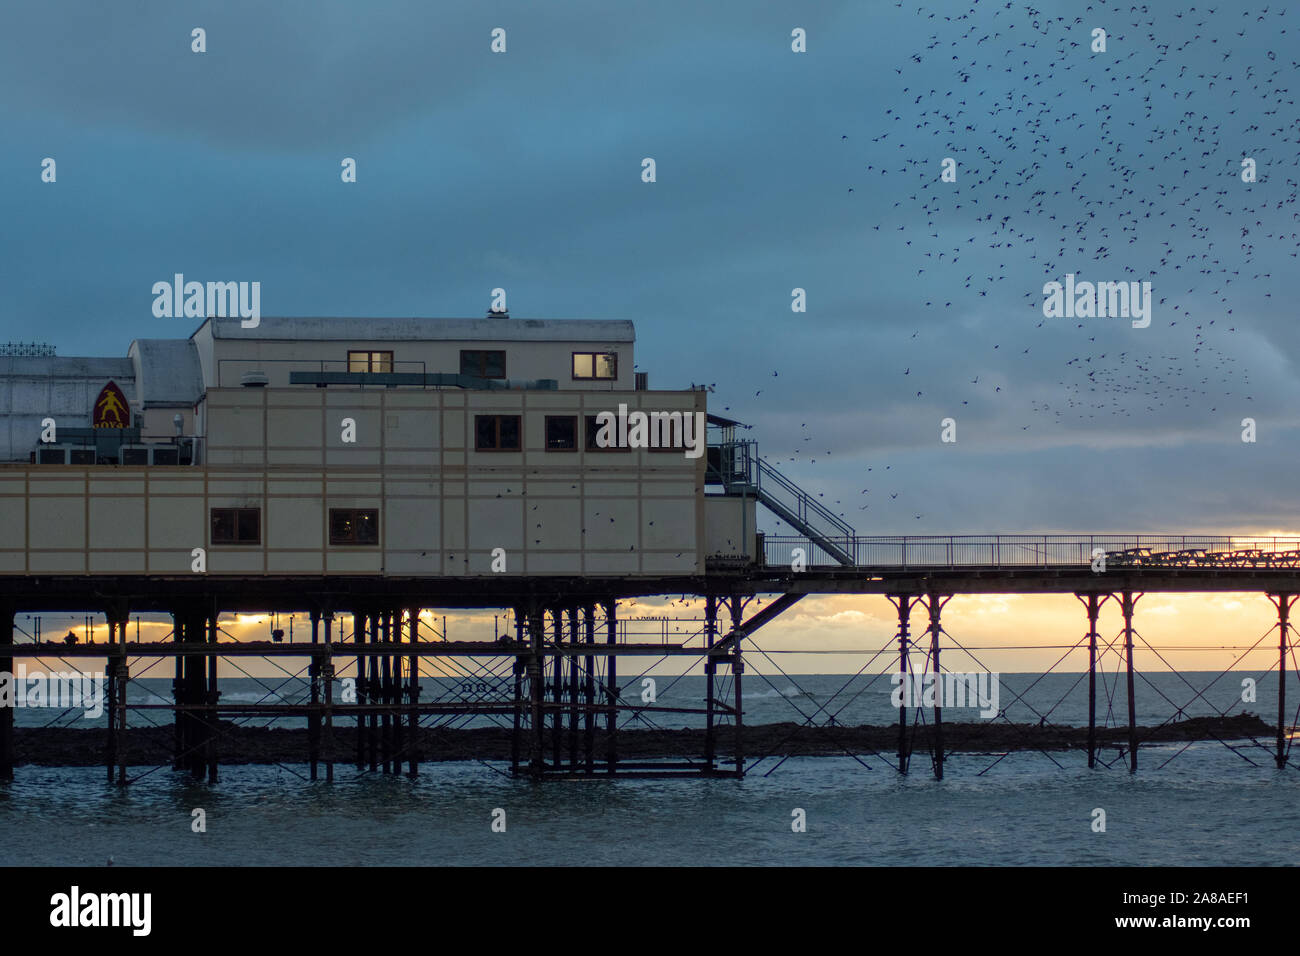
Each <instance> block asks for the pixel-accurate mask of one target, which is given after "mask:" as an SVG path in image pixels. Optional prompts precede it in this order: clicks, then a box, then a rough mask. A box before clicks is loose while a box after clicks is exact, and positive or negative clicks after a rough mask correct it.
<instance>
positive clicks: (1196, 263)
mask: <svg viewBox="0 0 1300 956" xmlns="http://www.w3.org/2000/svg"><path fill="white" fill-rule="evenodd" d="M896 6H898V7H902V6H903V4H902V3H901V2H900V3H898V4H896ZM1061 9H1063V10H1067V11H1068V13H1066V14H1065V15H1060V16H1051V15H1048V14H1046V13H1044V12H1042V11H1040V10H1036V9H1034V8H1033V6H1032V5H1030V6H1026V5H1024V4H1021V3H1013V2H1003V3H1000V4H997V5H996V6H990V5H988V4H981V3H979V0H974V2H972V3H971V4H970V6H969V7H968V9H966V10H965V12H963V13H960V14H958V15H944V14H942V13H940V12H938V11H935V10H932V9H929V8H927V7H926V6H924V5H922V6H917V7H916V8H915V15H916V16H917V17H918V18H920V21H921V23H922V24H923V28H922V33H923V35H924V40H923V41H922V42H921V43H920V44H919V46H918V48H917V49H916V50H914V51H912V52H911V53H910V55H909V56H907V58H906V60H905V61H904V63H903V64H902V65H900V66H896V67H894V70H893V72H894V75H895V77H896V80H897V83H898V85H899V87H900V89H899V90H898V92H897V95H896V96H895V97H893V98H890V99H889V100H888V101H887V102H882V103H881V111H880V116H879V118H878V121H877V122H876V123H875V124H874V127H873V129H872V130H871V132H872V133H874V134H875V135H871V136H869V139H870V142H869V143H868V144H865V149H866V155H865V156H864V155H862V152H861V150H860V147H863V146H864V144H861V143H859V142H858V141H857V140H859V139H860V138H861V137H860V136H859V135H857V134H855V135H853V136H851V135H850V134H849V133H841V132H839V131H836V135H837V139H838V141H839V145H838V146H837V147H836V148H837V149H839V150H841V155H843V156H844V157H845V160H844V162H845V163H846V168H849V169H856V173H854V174H853V179H852V180H851V183H850V185H849V193H850V196H849V199H848V201H849V202H851V203H859V202H863V201H864V197H865V196H866V195H868V194H874V195H876V196H882V195H883V196H888V197H889V198H890V199H893V200H894V201H893V203H892V207H889V206H888V200H885V203H884V205H885V206H886V207H887V212H886V215H885V216H883V217H881V218H880V219H879V221H875V222H868V223H866V224H865V228H866V229H868V230H870V235H871V236H874V237H875V239H876V240H878V242H879V244H880V248H882V249H884V250H887V252H886V253H885V254H886V255H887V256H888V258H886V259H885V262H884V263H883V264H882V266H881V268H882V270H884V271H888V272H890V273H892V274H894V275H897V276H908V277H911V278H912V279H913V280H914V281H913V283H912V285H913V288H914V293H913V295H912V297H913V298H914V299H915V300H916V303H917V306H918V309H919V310H920V312H921V314H922V315H926V316H933V321H932V322H931V321H926V322H925V323H924V324H922V325H921V327H920V328H917V329H915V330H914V331H912V333H911V335H910V337H909V338H905V339H904V338H903V337H902V335H900V336H898V338H899V339H900V340H901V341H902V348H901V349H900V350H899V351H898V352H897V353H892V352H891V355H893V354H896V358H897V362H898V375H899V378H898V386H897V392H896V396H897V398H898V399H899V400H900V401H901V400H907V401H916V402H917V403H918V404H923V407H924V408H925V409H926V411H927V412H929V411H930V410H932V409H936V408H937V409H942V408H950V409H952V410H953V412H960V411H961V410H962V407H963V406H970V405H971V404H972V403H973V402H974V403H976V404H977V405H978V406H980V407H981V409H982V410H984V411H985V412H987V414H989V415H991V416H994V417H997V418H1000V419H1002V421H1003V424H1004V427H1005V430H1007V431H1012V432H1030V430H1031V429H1037V431H1035V432H1033V433H1032V434H1039V433H1041V432H1042V431H1044V430H1052V429H1057V430H1061V431H1063V432H1064V431H1065V430H1068V429H1071V428H1085V429H1088V428H1092V429H1095V428H1112V427H1116V426H1118V424H1119V422H1120V421H1123V420H1125V419H1128V420H1131V421H1130V422H1129V423H1128V425H1129V427H1133V426H1142V427H1150V428H1158V427H1161V425H1163V424H1168V423H1169V422H1172V421H1174V420H1175V416H1182V417H1180V418H1178V419H1177V420H1178V421H1181V422H1186V421H1188V420H1191V419H1193V418H1199V419H1200V420H1204V419H1205V417H1206V416H1208V415H1211V414H1213V415H1216V416H1217V417H1220V418H1225V420H1227V417H1228V416H1235V417H1236V418H1237V419H1239V418H1240V417H1241V415H1242V414H1248V413H1249V411H1250V405H1249V403H1252V402H1254V400H1255V396H1254V390H1253V389H1252V386H1251V384H1250V375H1249V372H1248V369H1247V368H1246V367H1245V362H1244V359H1243V350H1242V345H1243V338H1244V337H1243V336H1242V335H1240V334H1239V330H1240V331H1242V332H1246V333H1252V332H1258V330H1257V329H1254V328H1252V325H1251V322H1250V312H1251V311H1252V309H1258V308H1259V307H1261V306H1263V305H1265V304H1267V303H1268V300H1270V299H1273V292H1274V291H1276V289H1275V287H1274V282H1275V281H1276V279H1278V278H1281V277H1282V275H1281V269H1280V268H1279V265H1278V264H1279V263H1280V264H1281V265H1282V266H1290V260H1294V259H1295V258H1296V257H1297V255H1300V235H1298V234H1297V231H1296V229H1295V223H1294V220H1295V218H1296V216H1297V209H1296V202H1297V190H1298V187H1300V172H1297V170H1298V169H1300V123H1298V122H1297V118H1296V117H1297V112H1296V108H1295V105H1296V104H1295V96H1294V94H1293V92H1292V90H1291V88H1290V84H1291V83H1292V82H1293V81H1295V80H1297V79H1298V78H1300V62H1297V57H1298V56H1300V53H1298V51H1300V45H1297V44H1296V43H1295V40H1294V36H1293V35H1292V31H1291V29H1290V27H1291V23H1290V20H1293V19H1295V17H1290V18H1288V15H1287V9H1286V7H1285V6H1284V5H1281V4H1269V5H1260V6H1258V7H1256V6H1254V5H1251V6H1250V7H1248V8H1244V9H1243V8H1242V7H1239V6H1230V5H1227V4H1216V5H1212V6H1202V5H1200V4H1197V5H1187V6H1183V7H1181V8H1180V9H1169V8H1167V7H1165V6H1163V5H1156V4H1125V3H1120V4H1107V3H1104V2H1100V0H1094V2H1092V3H1088V4H1086V5H1084V6H1083V7H1082V8H1081V9H1080V8H1078V7H1076V6H1074V5H1066V6H1063V7H1062V8H1061ZM1096 28H1101V29H1103V30H1105V33H1106V38H1105V43H1106V49H1105V50H1104V51H1101V50H1097V49H1095V48H1094V45H1095V41H1096V37H1095V34H1094V30H1095V29H1096ZM947 157H951V158H952V159H953V160H955V163H956V165H955V167H954V168H955V172H956V179H955V181H945V178H944V177H943V176H942V175H941V165H940V164H941V161H942V160H943V159H944V158H947ZM1246 159H1249V160H1251V161H1252V162H1253V163H1254V178H1253V179H1251V180H1250V181H1247V179H1246V178H1243V175H1242V174H1243V170H1244V169H1245V167H1246V164H1245V163H1244V162H1243V160H1246ZM1067 273H1069V274H1074V275H1075V276H1076V279H1077V281H1084V280H1088V281H1092V282H1111V281H1114V282H1138V283H1141V282H1143V281H1147V282H1150V283H1151V294H1150V299H1149V301H1148V303H1147V304H1148V306H1149V307H1150V309H1151V313H1150V315H1151V322H1150V325H1149V327H1146V328H1132V327H1131V325H1130V322H1129V321H1128V320H1127V317H1125V318H1114V317H1103V318H1097V317H1087V318H1060V317H1045V315H1044V310H1043V305H1044V298H1045V296H1044V290H1043V285H1044V283H1048V282H1053V281H1056V282H1062V281H1063V279H1064V276H1065V275H1066V274H1067ZM1279 298H1282V296H1281V295H1279ZM922 303H923V304H924V309H920V305H921V304H922ZM1017 303H1023V305H1021V306H1017ZM971 316H975V317H976V319H975V322H974V325H975V326H976V327H977V328H981V329H986V328H987V327H988V324H987V319H988V318H992V317H996V319H995V320H996V321H999V322H1001V323H1002V324H1001V326H1000V327H999V328H998V331H997V332H996V334H993V335H992V336H991V337H990V338H988V339H986V340H985V342H984V345H983V348H984V349H985V350H986V351H984V352H983V354H980V348H979V347H976V348H974V349H971V350H970V351H969V352H968V353H967V354H965V355H963V356H962V359H961V361H962V362H964V363H966V365H967V368H968V373H967V374H966V375H965V376H964V377H962V376H960V375H953V374H952V368H951V366H950V365H949V366H945V367H944V368H942V369H941V370H940V369H938V368H937V363H933V362H932V361H931V359H932V358H933V355H934V350H935V345H936V342H938V343H942V342H943V340H944V339H945V338H947V337H950V336H952V335H953V334H955V333H957V332H958V331H959V329H960V327H961V325H962V320H963V319H966V320H967V321H966V322H965V325H966V326H967V327H969V326H970V325H971V321H970V317H971ZM981 323H983V324H981ZM876 331H880V330H876ZM905 334H906V333H904V335H905ZM932 366H934V367H932ZM776 374H777V373H776V372H773V375H776ZM759 395H761V390H760V392H759V393H758V394H756V395H755V398H758V397H759ZM929 417H934V416H933V415H927V420H928V418H929ZM1012 419H1016V420H1015V421H1014V424H1012ZM802 427H803V428H804V429H806V427H807V426H806V424H805V425H804V426H802ZM936 427H937V418H936ZM800 438H801V439H802V440H801V441H796V442H795V445H796V447H795V448H793V449H792V450H791V451H790V453H789V454H787V455H785V456H782V457H781V458H780V460H781V461H786V462H798V461H803V460H807V461H809V462H810V463H811V462H812V461H814V460H815V459H814V458H813V457H812V453H811V452H810V451H808V450H806V449H811V448H814V447H817V448H827V445H828V444H830V443H829V442H818V441H815V439H814V438H813V436H812V435H811V434H807V433H804V434H801V435H800ZM801 446H802V447H801ZM821 454H823V455H825V456H830V454H831V452H830V450H829V448H827V450H825V451H824V452H821ZM894 474H897V472H894ZM871 484H872V483H870V482H869V483H868V488H864V489H863V491H862V495H864V496H867V495H869V494H875V493H874V492H872V490H871V487H870V485H871ZM902 487H903V484H902V482H900V481H895V482H894V483H893V484H892V485H890V487H888V489H886V490H882V491H881V493H880V494H879V496H878V497H876V498H870V497H866V498H864V499H863V500H864V503H862V504H859V505H856V510H865V509H866V508H868V507H870V505H871V503H874V502H875V501H880V502H882V503H888V502H894V503H895V504H894V505H893V506H892V510H891V512H890V515H889V517H891V518H898V517H902V516H905V514H910V515H911V516H912V517H914V518H915V519H917V520H920V519H921V518H923V517H924V515H922V514H919V513H916V511H915V509H912V508H906V505H905V501H906V495H904V496H903V504H902V505H901V508H903V509H905V511H904V510H900V504H899V503H898V501H897V499H898V497H899V494H901V493H902V492H901V491H900V488H902ZM886 493H887V494H889V497H888V498H885V497H884V494H886ZM832 500H833V501H834V504H835V505H836V506H837V507H838V508H841V509H843V511H840V512H839V513H840V514H841V515H843V514H845V513H847V512H850V511H852V510H854V508H855V506H854V505H851V504H848V503H846V502H844V501H843V500H842V499H832Z"/></svg>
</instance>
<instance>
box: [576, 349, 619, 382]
mask: <svg viewBox="0 0 1300 956" xmlns="http://www.w3.org/2000/svg"><path fill="white" fill-rule="evenodd" d="M573 377H574V379H599V380H601V381H612V380H613V379H616V378H618V353H617V352H574V353H573Z"/></svg>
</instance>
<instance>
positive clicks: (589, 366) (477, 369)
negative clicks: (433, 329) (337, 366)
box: [348, 349, 618, 381]
mask: <svg viewBox="0 0 1300 956" xmlns="http://www.w3.org/2000/svg"><path fill="white" fill-rule="evenodd" d="M392 370H393V353H392V352H370V351H357V350H353V351H349V352H348V371H349V372H391V371H392ZM460 374H461V375H474V376H477V377H478V378H507V377H508V376H507V375H506V353H505V352H504V351H503V350H500V349H461V351H460ZM616 378H618V353H616V352H574V353H573V380H574V381H582V380H597V381H613V380H614V379H616Z"/></svg>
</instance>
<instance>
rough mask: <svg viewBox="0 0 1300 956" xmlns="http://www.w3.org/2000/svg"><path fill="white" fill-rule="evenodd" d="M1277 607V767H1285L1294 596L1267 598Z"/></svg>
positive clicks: (1284, 594)
mask: <svg viewBox="0 0 1300 956" xmlns="http://www.w3.org/2000/svg"><path fill="white" fill-rule="evenodd" d="M1269 599H1270V600H1273V603H1274V604H1275V605H1276V606H1277V626H1278V641H1277V767H1278V769H1279V770H1281V769H1282V768H1283V767H1285V766H1286V651H1287V643H1288V642H1287V633H1288V630H1289V628H1290V626H1291V625H1290V618H1291V605H1292V604H1294V603H1295V599H1296V595H1294V594H1286V593H1280V594H1278V595H1277V598H1276V600H1274V599H1273V596H1272V595H1270V596H1269Z"/></svg>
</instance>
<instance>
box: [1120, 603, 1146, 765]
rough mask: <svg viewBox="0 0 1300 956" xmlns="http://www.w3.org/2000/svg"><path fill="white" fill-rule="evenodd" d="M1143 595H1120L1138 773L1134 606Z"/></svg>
mask: <svg viewBox="0 0 1300 956" xmlns="http://www.w3.org/2000/svg"><path fill="white" fill-rule="evenodd" d="M1141 596H1142V595H1140V594H1139V595H1137V596H1136V597H1134V595H1133V592H1132V591H1125V592H1123V593H1122V594H1121V595H1120V611H1121V612H1122V613H1123V615H1124V662H1125V665H1126V666H1127V668H1128V749H1129V755H1128V759H1129V764H1128V769H1129V773H1137V768H1138V751H1137V746H1138V738H1137V701H1136V700H1135V699H1134V693H1133V692H1134V687H1133V608H1134V607H1135V606H1136V605H1137V602H1138V598H1140V597H1141Z"/></svg>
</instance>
